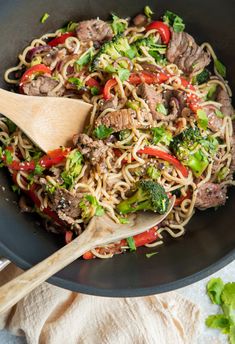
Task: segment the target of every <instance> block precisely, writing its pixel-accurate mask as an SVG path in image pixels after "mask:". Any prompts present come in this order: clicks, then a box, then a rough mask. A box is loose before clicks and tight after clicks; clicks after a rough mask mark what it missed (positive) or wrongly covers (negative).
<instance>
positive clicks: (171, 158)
mask: <svg viewBox="0 0 235 344" xmlns="http://www.w3.org/2000/svg"><path fill="white" fill-rule="evenodd" d="M138 154H148V155H152V156H155V157H156V158H159V159H162V160H165V161H167V162H169V163H170V164H171V165H173V166H174V167H175V168H177V169H178V170H179V171H180V172H181V173H182V175H183V176H184V177H185V178H186V177H188V170H187V168H186V167H185V166H184V165H182V164H181V162H180V161H179V160H178V159H176V158H175V157H174V156H173V155H171V154H169V153H166V152H163V151H161V150H158V149H155V148H150V147H145V148H144V149H141V150H139V151H138Z"/></svg>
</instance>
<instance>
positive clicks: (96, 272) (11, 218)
mask: <svg viewBox="0 0 235 344" xmlns="http://www.w3.org/2000/svg"><path fill="white" fill-rule="evenodd" d="M147 4H149V5H150V6H151V7H152V8H153V10H154V12H155V14H156V17H159V16H160V15H162V13H163V11H164V10H166V9H170V10H172V11H175V12H176V13H178V14H179V15H180V16H182V17H183V18H184V20H185V23H186V28H187V31H188V32H189V33H191V34H192V35H193V36H194V37H195V38H196V39H197V40H198V42H203V41H209V42H210V43H211V44H212V45H213V46H214V47H215V49H216V52H217V54H218V56H219V57H220V58H221V60H222V61H223V62H224V64H225V65H226V66H227V69H228V79H229V82H230V85H231V86H232V89H233V91H235V79H234V75H235V62H234V61H235V32H234V17H235V6H234V1H232V0H217V1H214V0H207V1H205V0H197V1H196V0H194V1H193V0H177V1H170V0H164V1H160V0H159V1H156V0H155V1H150V0H149V1H132V0H119V1H113V0H110V1H107V0H95V1H94V0H87V1H82V0H66V1H65V0H47V1H43V0H28V1H27V0H20V1H19V0H9V1H3V0H1V1H0V32H1V34H0V75H1V80H0V86H1V87H5V88H7V85H6V84H5V83H4V81H3V78H2V77H3V73H4V70H5V69H6V68H8V67H10V66H13V65H14V64H15V63H16V56H17V54H18V53H19V52H20V51H21V50H22V48H23V47H24V46H26V45H27V44H28V43H29V42H30V41H31V40H32V38H36V37H38V36H40V35H41V34H43V33H46V32H50V31H54V30H55V29H57V28H59V27H62V26H63V24H64V23H65V22H67V21H68V20H74V21H78V20H82V19H87V18H92V17H97V16H99V17H101V18H104V19H106V18H107V16H108V14H109V13H110V12H112V11H114V12H116V13H117V14H118V15H120V16H126V17H127V16H133V15H135V14H137V13H138V12H139V11H141V10H142V8H143V7H144V6H145V5H147ZM45 12H48V13H49V14H50V18H49V20H47V21H46V23H45V24H41V23H40V21H39V20H40V17H41V16H42V15H43V14H44V13H45ZM0 185H1V186H3V188H2V187H0V239H1V243H0V255H3V256H5V257H7V258H9V259H10V260H11V261H13V262H14V263H16V264H17V265H18V266H20V267H21V268H23V269H28V268H29V267H30V266H31V265H34V264H36V263H38V262H39V261H41V260H42V259H44V258H45V257H47V256H49V255H50V254H51V253H53V252H54V251H55V250H57V249H58V248H59V247H60V246H61V245H62V240H60V239H59V238H58V237H57V236H55V235H53V234H49V233H47V232H46V231H45V230H44V229H43V228H40V227H39V226H38V225H37V224H36V223H35V216H33V215H31V216H30V215H27V214H21V213H20V212H19V210H18V208H17V205H16V204H15V203H14V201H15V200H16V199H17V198H16V196H15V195H14V194H13V192H12V191H11V187H10V185H11V181H10V178H9V177H8V174H7V173H6V171H5V170H1V173H0ZM4 189H5V191H3V190H4ZM234 214H235V192H234V190H230V193H229V200H228V202H227V203H226V206H224V207H221V208H220V209H218V210H216V211H215V210H209V211H205V212H200V213H199V212H197V213H196V214H195V216H194V217H193V220H192V221H191V222H190V224H189V225H188V226H187V232H186V234H185V236H184V237H181V238H179V239H175V240H172V239H170V240H168V241H167V244H166V245H164V246H162V247H159V248H158V249H157V251H158V252H159V253H158V254H157V255H155V256H153V257H152V258H151V259H147V258H146V256H145V252H146V249H140V250H139V251H138V253H128V254H123V255H120V256H115V257H114V258H113V259H108V260H99V259H96V260H92V261H83V260H77V261H76V262H74V263H73V264H71V265H70V266H68V267H67V268H65V269H64V270H62V271H61V272H59V273H58V274H57V275H56V276H54V277H52V278H51V279H50V282H51V283H53V284H56V285H58V286H61V287H64V288H67V289H71V290H75V291H79V292H83V293H87V294H95V295H103V296H139V295H148V294H154V293H160V292H164V291H168V290H172V289H176V288H179V287H182V286H184V285H187V284H190V283H193V282H195V281H197V280H199V279H201V278H203V277H205V276H207V275H209V274H211V273H213V272H215V271H216V270H218V269H220V268H221V267H223V266H224V265H226V264H228V263H229V262H231V261H232V260H233V259H234V257H235V230H234V227H235V226H234Z"/></svg>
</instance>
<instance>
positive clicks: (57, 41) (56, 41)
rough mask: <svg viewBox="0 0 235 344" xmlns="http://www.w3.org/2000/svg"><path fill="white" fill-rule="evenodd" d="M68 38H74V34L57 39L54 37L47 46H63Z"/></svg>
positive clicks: (66, 34) (68, 33)
mask: <svg viewBox="0 0 235 344" xmlns="http://www.w3.org/2000/svg"><path fill="white" fill-rule="evenodd" d="M68 37H75V33H74V32H67V33H65V34H63V35H61V36H59V37H56V38H54V39H52V40H51V41H50V42H48V43H47V44H48V45H49V46H50V47H56V46H57V45H59V44H64V42H65V41H66V39H67V38H68Z"/></svg>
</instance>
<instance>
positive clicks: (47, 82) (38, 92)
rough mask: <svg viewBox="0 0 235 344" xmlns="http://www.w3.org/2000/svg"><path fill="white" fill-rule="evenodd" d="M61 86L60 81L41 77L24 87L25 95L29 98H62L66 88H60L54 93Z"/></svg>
mask: <svg viewBox="0 0 235 344" xmlns="http://www.w3.org/2000/svg"><path fill="white" fill-rule="evenodd" d="M58 84H59V81H58V80H55V79H52V78H51V77H48V76H45V75H41V76H39V77H38V78H37V79H34V80H32V81H30V82H27V83H25V84H23V85H22V88H23V92H24V94H27V95H28V96H62V95H63V93H64V88H63V87H62V88H60V89H59V90H58V91H57V92H55V93H54V92H53V90H54V88H55V87H56V86H57V85H58Z"/></svg>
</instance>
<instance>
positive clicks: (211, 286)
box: [206, 278, 224, 305]
mask: <svg viewBox="0 0 235 344" xmlns="http://www.w3.org/2000/svg"><path fill="white" fill-rule="evenodd" d="M206 288H207V294H208V296H209V297H210V299H211V302H212V303H215V304H217V305H221V293H222V291H223V288H224V283H223V281H222V279H221V278H212V279H211V280H210V281H209V282H208V283H207V286H206Z"/></svg>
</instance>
